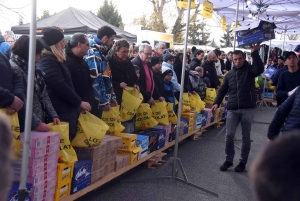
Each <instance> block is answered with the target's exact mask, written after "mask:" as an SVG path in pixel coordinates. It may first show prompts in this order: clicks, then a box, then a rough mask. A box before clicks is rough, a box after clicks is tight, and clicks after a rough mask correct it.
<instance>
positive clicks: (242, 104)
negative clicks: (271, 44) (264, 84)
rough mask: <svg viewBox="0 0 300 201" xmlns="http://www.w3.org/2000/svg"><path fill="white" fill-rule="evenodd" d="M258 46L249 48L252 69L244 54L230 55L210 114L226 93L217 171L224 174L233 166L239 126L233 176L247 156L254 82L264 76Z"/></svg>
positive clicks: (242, 169)
mask: <svg viewBox="0 0 300 201" xmlns="http://www.w3.org/2000/svg"><path fill="white" fill-rule="evenodd" d="M259 45H260V43H258V44H256V45H251V48H252V53H251V56H252V58H253V65H250V64H249V63H248V62H247V61H245V60H246V58H245V54H244V53H243V52H242V51H240V50H236V51H234V52H233V63H234V66H233V69H232V70H231V71H229V72H228V73H227V74H226V75H225V77H224V81H223V84H222V85H221V88H220V89H219V91H218V94H217V97H216V99H215V101H214V105H213V107H212V112H213V113H214V112H215V111H216V109H217V108H218V107H219V105H220V104H221V102H222V100H223V98H224V96H225V95H226V94H227V93H228V94H229V99H228V103H227V109H228V114H227V119H226V137H225V140H226V148H225V153H226V161H225V162H224V163H223V165H221V167H220V170H221V171H226V170H227V169H228V168H229V167H231V166H232V165H233V158H234V154H235V151H234V136H235V132H236V129H237V126H238V124H239V123H240V122H241V126H242V135H243V143H242V149H241V159H240V163H239V164H238V165H237V166H236V167H235V168H234V170H235V171H236V172H242V171H244V170H245V168H246V163H247V161H248V155H249V152H250V147H251V142H250V131H251V124H252V117H253V112H254V111H253V108H254V107H255V106H256V99H255V82H254V78H255V77H257V76H258V75H260V74H261V73H263V72H264V64H263V62H262V61H261V59H260V56H259V54H258V48H259Z"/></svg>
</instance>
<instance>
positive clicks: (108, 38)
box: [97, 26, 117, 48]
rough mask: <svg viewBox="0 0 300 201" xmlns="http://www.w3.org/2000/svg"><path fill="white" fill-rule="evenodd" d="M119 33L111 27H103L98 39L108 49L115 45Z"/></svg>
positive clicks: (99, 30) (99, 31)
mask: <svg viewBox="0 0 300 201" xmlns="http://www.w3.org/2000/svg"><path fill="white" fill-rule="evenodd" d="M116 35H117V33H116V32H115V31H114V30H113V29H112V28H110V27H109V26H103V27H101V28H99V29H98V31H97V38H99V39H100V40H101V42H102V43H103V44H104V45H105V46H106V47H108V48H110V47H111V46H112V45H113V41H114V39H115V36H116Z"/></svg>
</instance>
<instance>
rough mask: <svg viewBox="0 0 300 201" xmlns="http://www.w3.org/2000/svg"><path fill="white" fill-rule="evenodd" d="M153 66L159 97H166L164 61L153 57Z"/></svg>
mask: <svg viewBox="0 0 300 201" xmlns="http://www.w3.org/2000/svg"><path fill="white" fill-rule="evenodd" d="M151 66H152V71H153V77H154V84H155V86H156V88H157V90H158V93H159V96H160V97H165V92H164V80H163V77H162V73H161V66H162V59H161V58H160V57H156V56H154V57H152V58H151Z"/></svg>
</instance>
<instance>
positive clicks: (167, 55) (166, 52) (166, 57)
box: [163, 49, 174, 62]
mask: <svg viewBox="0 0 300 201" xmlns="http://www.w3.org/2000/svg"><path fill="white" fill-rule="evenodd" d="M170 60H173V61H174V56H173V55H172V54H171V53H170V52H169V50H167V49H166V50H164V51H163V61H164V62H168V61H170Z"/></svg>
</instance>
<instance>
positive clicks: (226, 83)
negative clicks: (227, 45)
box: [214, 51, 264, 110]
mask: <svg viewBox="0 0 300 201" xmlns="http://www.w3.org/2000/svg"><path fill="white" fill-rule="evenodd" d="M251 56H252V58H253V65H250V64H249V63H248V62H247V61H245V63H244V65H243V66H242V67H241V68H236V67H235V66H234V67H233V69H232V70H231V71H229V72H228V73H227V74H226V75H225V77H224V80H223V84H222V85H221V88H220V90H219V92H218V95H217V97H216V99H215V101H214V104H218V105H220V104H221V102H222V100H223V98H224V96H225V95H226V93H227V92H228V94H229V99H228V103H227V109H228V110H236V109H245V108H253V107H255V105H256V100H255V82H254V79H255V77H257V76H259V75H260V74H261V73H263V72H264V65H263V63H262V61H261V59H260V57H259V54H258V51H255V52H253V53H251Z"/></svg>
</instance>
